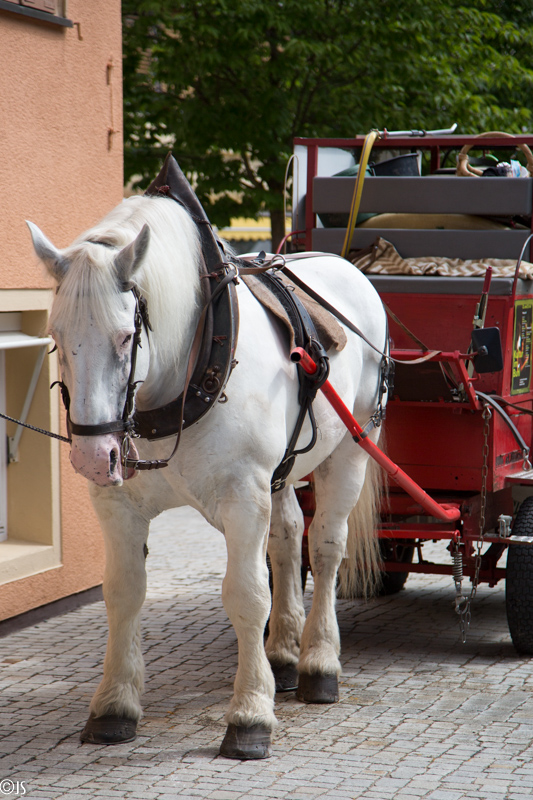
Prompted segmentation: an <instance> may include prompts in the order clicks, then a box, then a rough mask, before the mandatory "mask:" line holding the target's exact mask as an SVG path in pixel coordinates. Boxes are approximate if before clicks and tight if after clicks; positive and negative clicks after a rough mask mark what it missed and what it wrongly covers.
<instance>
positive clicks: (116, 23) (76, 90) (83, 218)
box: [0, 0, 123, 619]
mask: <svg viewBox="0 0 533 800" xmlns="http://www.w3.org/2000/svg"><path fill="white" fill-rule="evenodd" d="M67 16H68V17H69V18H70V19H71V20H73V21H74V22H76V23H79V26H76V27H74V28H63V27H56V26H52V25H50V24H47V23H44V22H38V21H33V20H31V19H28V18H26V17H18V16H16V15H15V14H13V13H10V12H8V11H2V10H0V247H1V252H2V258H1V259H0V312H1V311H5V310H12V308H13V309H20V308H21V307H22V306H21V304H22V303H23V302H26V301H27V302H26V306H25V307H26V308H28V309H31V308H37V306H36V305H35V304H33V305H32V300H31V297H32V295H31V293H30V292H29V291H28V290H30V289H32V290H41V292H39V304H42V302H43V300H42V298H43V296H45V295H44V294H43V291H42V290H46V289H48V290H50V289H51V288H52V282H51V281H50V279H49V278H48V276H46V275H45V274H44V271H43V268H42V267H41V265H40V263H39V262H37V260H36V258H35V256H34V253H33V249H32V246H31V241H30V237H29V233H28V230H27V227H26V225H25V222H24V220H25V219H29V220H32V221H33V222H35V223H36V224H37V225H39V227H40V228H41V229H42V230H43V231H44V232H45V233H46V235H47V236H48V237H49V238H50V239H51V240H52V241H53V242H54V244H56V245H57V246H58V247H64V246H66V245H68V244H69V243H70V242H71V241H72V239H74V238H75V236H77V235H78V234H79V233H81V232H82V231H83V230H85V229H87V228H88V227H90V226H91V225H93V224H94V223H95V222H96V221H97V220H98V219H99V218H100V217H102V216H103V215H104V214H105V213H107V212H108V211H109V210H110V209H111V208H113V207H114V206H115V205H117V203H119V202H120V200H121V198H122V188H123V172H122V90H121V86H122V74H121V18H120V0H91V2H86V0H69V3H68V9H67ZM110 129H111V130H112V131H114V132H113V133H112V135H111V136H110V135H109V131H110ZM46 296H48V295H46ZM49 296H50V298H51V297H52V293H51V292H49ZM21 298H22V299H21ZM45 316H46V314H44V317H45ZM44 317H43V318H44ZM27 319H28V320H30V322H31V319H32V317H31V315H30V314H28V315H27ZM28 332H30V333H33V331H28ZM11 358H13V356H11ZM51 361H52V360H51ZM21 364H22V362H21ZM53 371H54V364H53V363H50V365H49V366H48V367H47V368H46V369H45V374H43V376H42V380H41V381H40V383H39V386H38V390H37V395H36V399H35V401H34V404H38V403H39V397H40V396H43V392H47V386H46V385H45V384H46V380H47V379H48V378H49V377H50V375H52V376H53ZM10 374H13V369H11V373H10ZM55 391H56V392H57V389H56V390H55ZM12 394H14V395H16V391H15V387H14V390H13V392H12ZM8 395H9V387H8ZM50 409H51V411H50V413H52V414H53V415H54V414H55V415H56V419H57V415H58V414H59V409H58V404H57V402H55V401H54V402H52V404H51V406H50ZM32 414H33V415H34V417H35V415H37V416H38V414H39V409H38V408H36V409H32ZM61 416H62V414H61ZM31 421H32V419H31V415H30V422H31ZM33 436H37V434H33V433H30V432H26V433H25V434H24V436H23V439H24V449H22V448H21V452H22V456H24V458H26V459H27V451H28V448H30V450H31V437H33ZM47 441H49V440H47ZM43 446H44V445H42V444H41V443H39V444H36V445H35V447H36V449H37V450H38V449H39V447H43ZM47 446H48V447H49V456H48V457H49V463H50V473H51V475H50V480H49V484H50V485H51V484H52V483H53V474H52V473H56V472H57V481H58V488H57V487H56V497H55V499H54V497H50V498H48V499H47V500H46V502H49V503H50V504H51V505H53V503H54V502H57V506H58V508H57V510H56V511H57V513H56V517H57V519H58V525H59V532H60V537H61V542H60V560H61V564H60V565H59V566H56V567H53V568H46V567H45V568H44V569H43V571H41V572H38V574H34V575H30V576H28V577H24V578H22V579H18V580H13V581H10V582H7V583H3V584H2V585H0V619H5V618H7V617H11V616H14V615H16V614H20V613H22V612H24V611H27V610H29V609H31V608H34V607H37V606H39V605H42V604H43V603H46V602H50V601H52V600H56V599H59V598H61V597H64V596H66V595H68V594H72V593H74V592H79V591H82V590H84V589H87V588H89V587H91V586H95V585H97V584H98V583H100V582H101V579H102V574H103V544H102V541H101V534H100V531H99V529H98V525H97V523H96V519H95V517H94V514H93V511H92V508H91V506H90V503H89V499H88V492H87V486H86V482H85V481H84V480H83V479H81V478H79V477H78V476H76V475H75V473H74V471H73V469H72V467H71V466H70V463H69V458H68V445H64V444H62V445H54V444H48V445H47ZM18 466H19V465H18V464H17V465H14V470H13V472H12V474H13V475H15V470H16V468H18ZM9 469H10V467H8V470H9ZM15 483H16V481H15V479H12V484H13V487H14V486H15ZM27 483H28V484H31V480H28V481H27ZM8 485H9V484H8ZM13 487H12V488H13ZM13 491H15V495H13ZM13 491H12V492H11V495H12V496H11V498H10V502H14V501H13V496H14V497H15V502H16V503H17V505H18V504H19V503H20V502H26V503H28V504H32V503H33V504H34V506H35V504H36V500H35V498H38V497H39V496H40V495H39V492H42V485H41V486H40V487H39V491H35V492H32V486H31V485H28V486H27V487H26V492H27V494H26V497H25V498H23V497H22V496H21V493H22V491H23V490H22V489H21V488H20V486H19V487H18V488H16V490H15V489H13ZM50 491H51V490H50ZM40 502H41V503H42V502H43V498H42V496H41V499H40ZM33 512H34V513H33V516H32V511H31V510H30V512H28V513H27V514H26V516H25V517H24V519H27V522H26V523H25V525H26V526H27V527H29V528H31V527H32V525H36V520H37V519H38V509H37V508H34V509H33ZM32 520H33V521H32ZM29 534H30V535H28V537H27V538H29V539H32V540H33V541H38V540H39V534H38V532H36V531H33V535H31V534H32V532H31V531H29ZM18 535H19V534H17V536H18ZM42 535H43V536H44V535H45V534H44V533H43V534H42Z"/></svg>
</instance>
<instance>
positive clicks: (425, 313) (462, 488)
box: [294, 134, 533, 586]
mask: <svg viewBox="0 0 533 800" xmlns="http://www.w3.org/2000/svg"><path fill="white" fill-rule="evenodd" d="M364 140H365V137H364V136H356V137H353V138H349V139H348V138H338V139H306V138H297V139H295V140H294V144H295V145H300V146H303V147H305V148H306V150H307V181H306V183H307V186H306V192H307V199H306V217H305V227H306V231H305V248H306V249H307V250H311V249H312V229H313V228H314V227H316V215H315V214H314V213H313V211H312V209H313V182H314V178H315V177H316V174H317V167H318V161H319V150H320V148H343V149H346V150H350V149H351V150H354V149H357V148H361V147H362V146H363V143H364ZM518 144H527V145H529V146H530V147H532V146H533V137H532V136H531V135H527V134H526V135H516V136H514V138H513V140H510V139H502V138H500V137H492V136H490V137H484V138H483V139H482V140H480V139H479V138H478V137H476V136H461V135H458V134H454V135H451V136H450V135H448V136H427V137H419V136H418V137H411V136H405V137H388V136H387V135H384V136H383V137H382V138H381V139H379V140H377V141H376V142H375V143H374V148H377V149H379V148H390V147H394V148H399V149H403V150H404V151H405V150H406V149H408V150H414V149H417V150H420V149H425V150H429V151H430V153H431V165H430V170H431V172H434V171H435V170H436V169H438V168H440V166H441V153H442V152H443V151H446V150H448V149H451V150H456V151H457V150H459V149H460V148H461V147H463V146H464V145H471V146H474V148H475V149H482V150H492V149H501V150H509V149H512V148H514V147H515V146H516V145H518ZM532 230H533V220H532ZM299 241H300V245H301V244H303V237H302V238H300V239H299ZM429 280H430V279H429ZM429 291H430V293H429V294H423V295H421V294H418V293H412V294H409V293H405V292H402V293H394V292H385V293H384V294H383V295H382V299H383V301H384V303H386V304H387V306H389V307H390V308H391V309H392V311H393V312H394V313H395V314H396V315H397V316H398V317H399V318H400V319H401V320H402V322H403V323H404V324H405V325H407V326H408V327H409V328H411V330H413V331H414V332H415V333H416V335H417V336H418V337H420V338H421V339H422V341H424V343H425V345H426V346H427V347H428V350H429V349H431V350H438V353H437V354H435V355H434V356H433V357H432V358H431V361H433V362H447V364H448V365H449V366H450V368H451V369H452V370H453V372H454V373H455V377H456V379H457V383H458V384H463V388H464V391H465V395H466V396H465V397H464V400H465V401H466V402H457V401H456V400H457V398H455V399H454V402H451V397H449V396H448V394H449V393H447V390H446V389H444V391H443V392H442V394H441V393H440V390H439V391H438V392H437V394H435V395H433V396H429V397H428V396H427V395H426V394H425V392H426V388H423V389H422V390H421V391H419V388H420V387H419V385H418V380H419V379H418V378H417V377H414V381H415V384H414V387H415V390H414V391H408V392H406V391H403V392H399V394H395V395H394V396H392V397H390V398H389V402H388V405H387V430H388V435H387V440H388V451H389V455H390V456H391V458H387V457H386V456H384V454H382V453H381V451H379V449H378V448H376V450H377V452H378V453H379V454H380V457H383V458H385V459H387V461H388V467H389V469H388V472H389V475H390V476H391V478H392V479H393V480H396V477H397V476H398V475H401V476H405V478H406V479H407V480H406V485H405V486H403V487H402V488H404V489H407V487H408V486H410V487H411V488H413V486H415V487H416V490H417V491H420V492H421V493H422V498H424V502H425V498H428V500H429V501H430V504H434V505H430V506H429V508H431V511H429V510H428V506H426V505H425V504H424V503H422V502H421V498H418V499H417V500H416V501H415V502H414V501H413V500H410V499H409V498H408V497H407V496H406V495H405V494H403V493H402V492H401V491H398V490H396V489H395V488H394V486H393V485H391V487H390V491H389V500H388V505H387V507H386V508H385V507H384V508H383V520H384V521H383V522H382V525H381V529H380V530H379V531H378V536H379V537H380V538H383V539H388V540H389V541H391V542H392V543H398V544H403V545H405V546H413V545H414V546H415V548H416V549H417V550H418V553H419V563H403V562H401V561H400V560H399V559H398V560H396V561H394V560H392V559H389V558H387V560H386V561H385V562H384V565H383V568H384V570H385V571H389V572H423V573H428V574H450V575H451V574H452V566H451V564H448V565H446V564H434V563H430V562H427V561H425V560H424V559H423V558H422V552H421V548H422V546H423V543H424V541H436V540H442V541H446V540H449V541H450V545H449V548H448V549H451V547H452V543H454V546H458V547H459V548H460V550H461V552H462V555H463V563H464V574H465V576H467V577H468V576H470V577H472V576H473V575H474V574H475V555H476V543H477V542H479V540H480V532H479V514H480V489H481V467H482V458H481V451H482V445H483V420H482V416H481V404H480V402H479V401H478V400H477V397H476V389H479V390H481V391H483V392H485V393H489V394H490V393H493V394H496V395H500V396H501V397H503V398H504V400H511V401H512V402H514V403H517V404H518V405H519V406H522V407H523V408H524V411H527V410H532V409H533V386H532V387H531V389H530V391H529V392H527V393H524V394H519V395H518V396H516V395H512V394H511V392H512V388H511V385H512V366H513V332H514V326H515V300H516V301H521V300H524V299H528V300H531V296H521V297H515V294H516V293H515V292H514V291H513V295H512V297H507V296H498V295H497V294H495V295H493V294H491V295H490V302H489V305H488V313H487V319H486V322H485V324H486V326H487V327H491V326H492V327H498V328H499V329H500V331H501V336H502V345H503V352H504V369H503V372H501V373H498V374H494V375H493V374H490V375H481V376H480V375H477V374H476V373H475V372H474V375H473V376H470V375H469V374H468V369H467V363H468V361H469V360H470V358H471V356H469V355H467V354H466V353H465V352H464V349H465V348H467V347H468V344H469V340H470V330H471V320H472V316H473V312H474V309H475V304H476V302H478V301H479V298H477V299H476V298H474V297H471V296H469V295H464V294H461V295H453V294H449V295H446V296H444V295H432V294H431V290H429ZM436 319H438V320H440V323H439V325H438V327H436V326H435V320H436ZM390 324H391V337H392V340H393V341H394V342H395V346H394V349H393V350H392V352H391V355H393V357H394V358H395V359H397V360H399V361H409V360H414V359H417V358H419V357H420V356H422V355H425V354H424V353H423V352H422V351H419V350H413V349H411V348H412V346H413V344H412V341H411V340H410V339H409V338H407V337H406V334H405V332H404V331H403V330H402V329H400V327H399V326H397V325H396V324H395V323H394V322H393V321H392V320H391V323H390ZM463 339H465V341H463ZM458 348H462V350H460V349H458ZM301 363H302V366H304V365H303V362H301ZM304 368H305V367H304ZM430 369H431V367H429V366H428V368H427V369H426V365H425V364H423V365H421V366H420V367H409V373H410V374H411V371H412V375H413V376H416V375H419V376H420V380H422V384H421V386H423V385H424V383H423V382H424V381H425V380H426V378H424V375H423V373H424V372H426V373H428V375H429V371H430ZM433 369H435V368H434V367H433ZM397 378H399V375H398V369H397ZM410 379H411V378H409V380H410ZM427 380H431V379H430V377H428V378H427ZM532 380H533V379H532ZM411 385H413V384H411ZM428 385H429V384H428ZM398 387H399V384H398ZM329 389H331V391H329V397H328V399H329V400H330V402H332V400H331V398H332V397H333V398H335V396H336V398H337V400H335V402H337V401H339V402H340V403H342V400H340V398H339V397H338V395H336V392H334V390H333V389H332V387H328V386H326V391H325V392H324V394H326V392H328V390H329ZM326 396H327V394H326ZM332 405H334V403H332ZM343 405H344V404H343ZM507 410H508V413H509V414H510V415H511V416H512V417H513V421H514V423H515V425H516V426H517V427H518V429H519V431H520V433H521V435H522V436H523V438H524V439H525V440H526V441H533V418H532V417H531V416H529V415H528V414H527V413H523V412H521V411H520V409H514V408H508V409H507ZM343 413H344V417H343V415H342V413H341V418H343V421H344V422H345V424H346V425H347V427H348V429H349V430H350V432H351V433H352V435H353V436H354V438H355V440H356V441H358V440H359V441H358V443H359V444H360V445H361V446H363V447H365V449H367V450H369V449H372V448H369V445H372V443H371V442H369V441H368V439H366V440H362V441H361V436H360V434H361V432H362V431H361V427H360V426H359V425H358V423H357V421H356V420H355V419H354V418H353V417H352V415H351V414H350V412H349V410H348V409H347V408H346V406H344V412H343ZM489 441H490V454H489V463H488V467H489V472H488V480H487V491H488V498H487V499H488V507H487V512H488V518H487V524H486V528H487V529H488V530H490V529H491V528H492V527H493V526H494V525H495V524H496V519H497V517H498V515H499V514H510V515H512V514H513V503H512V496H511V488H510V487H511V485H514V484H517V483H518V484H523V485H530V486H533V479H531V477H528V476H527V475H526V474H525V473H523V472H521V470H522V466H521V463H519V459H518V458H517V452H516V442H515V441H514V439H513V436H512V434H511V433H510V431H509V429H508V428H506V426H505V423H504V422H503V421H502V420H501V418H500V417H499V416H498V415H497V414H495V415H494V416H493V418H492V420H491V423H490V440H489ZM371 455H375V452H374V453H371ZM518 455H519V454H518ZM395 461H396V462H397V463H396V464H395V463H394V462H395ZM380 463H382V462H380ZM398 464H401V465H402V466H405V468H406V469H407V470H408V472H409V473H410V476H411V477H409V476H408V475H407V474H406V473H405V472H403V470H401V468H400V467H399V466H398ZM391 465H392V466H391ZM385 468H386V467H385ZM311 480H312V479H311ZM422 486H423V487H424V489H422ZM425 490H427V492H430V493H432V494H433V495H434V496H436V495H437V496H438V495H440V498H441V501H442V502H441V503H440V504H439V503H436V502H435V501H434V500H432V498H431V497H429V495H428V494H427V493H426V491H425ZM297 493H298V498H299V501H300V503H301V504H302V508H303V509H304V517H305V521H306V528H307V526H308V525H309V523H310V522H311V519H312V516H313V512H314V500H313V491H312V484H311V486H310V487H306V488H304V489H298V490H297ZM304 496H305V497H304ZM444 501H446V503H445V502H444ZM448 501H453V504H452V503H449V502H448ZM435 505H436V506H437V507H438V508H441V509H453V510H452V515H453V516H454V517H455V519H452V520H451V521H450V520H448V521H447V522H444V523H442V522H441V523H437V522H435V521H433V522H431V521H428V522H421V523H413V522H412V521H410V520H412V519H414V518H416V517H417V516H419V515H428V516H431V517H436V518H440V519H442V518H443V517H442V515H441V514H440V512H439V514H438V515H436V514H435V513H434V512H435V510H436V509H435ZM489 511H490V513H489ZM489 517H490V519H489ZM385 520H392V521H391V522H386V521H385ZM484 541H485V543H486V544H487V545H490V546H489V549H488V550H487V552H486V553H485V554H484V555H483V556H482V566H481V569H480V571H479V579H480V581H483V582H488V583H489V585H490V586H493V585H495V584H496V583H497V581H498V580H499V579H500V578H503V577H505V569H503V568H499V567H497V562H498V559H499V558H500V556H501V555H502V553H503V552H504V551H505V549H506V547H507V546H508V544H509V543H510V540H509V539H508V538H500V537H498V535H497V534H490V533H485V535H484Z"/></svg>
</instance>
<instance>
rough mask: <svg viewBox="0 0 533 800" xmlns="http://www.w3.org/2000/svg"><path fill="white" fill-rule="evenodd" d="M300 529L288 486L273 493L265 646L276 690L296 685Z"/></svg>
mask: <svg viewBox="0 0 533 800" xmlns="http://www.w3.org/2000/svg"><path fill="white" fill-rule="evenodd" d="M303 530H304V521H303V514H302V511H301V509H300V506H299V504H298V501H297V499H296V496H295V494H294V489H293V488H292V486H289V487H287V488H286V489H283V490H282V491H280V492H276V494H274V495H273V496H272V517H271V521H270V535H269V538H268V554H269V557H270V563H271V566H272V577H273V585H274V590H273V596H272V611H271V614H270V623H269V635H268V640H267V643H266V646H265V649H266V654H267V657H268V660H269V661H270V665H271V667H272V672H273V673H274V678H275V680H276V691H278V692H288V691H291V690H292V689H296V687H297V684H298V671H297V668H296V666H297V664H298V658H299V655H300V639H301V636H302V630H303V626H304V622H305V611H304V607H303V599H302V582H301V580H302V579H301V568H300V567H301V555H302V534H303Z"/></svg>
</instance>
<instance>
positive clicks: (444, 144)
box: [294, 131, 533, 250]
mask: <svg viewBox="0 0 533 800" xmlns="http://www.w3.org/2000/svg"><path fill="white" fill-rule="evenodd" d="M531 140H532V137H531V134H519V133H517V134H515V135H513V139H512V140H511V139H506V138H502V137H498V136H486V137H483V139H479V137H478V136H474V135H465V136H461V135H459V134H453V135H450V136H429V135H428V136H401V137H400V136H388V135H387V132H386V131H385V133H384V134H383V136H382V137H381V138H380V139H376V141H375V142H374V144H373V147H374V148H380V147H386V148H390V147H394V148H395V149H396V148H398V149H402V148H403V149H409V150H413V148H415V149H417V150H429V151H430V152H431V172H434V171H435V170H437V169H439V167H440V153H441V149H452V150H458V149H459V148H461V147H463V146H464V145H471V146H472V147H473V146H475V147H477V148H478V149H480V150H487V149H489V148H490V149H494V148H499V149H501V150H510V149H513V148H514V147H515V145H518V144H527V145H529V147H531V145H532V141H531ZM364 141H365V136H354V137H353V138H351V139H306V138H303V137H296V138H295V139H294V145H295V146H296V145H300V146H301V147H305V148H307V188H306V195H307V199H306V205H305V249H306V250H312V249H313V244H312V230H313V228H314V227H316V215H315V214H314V213H313V179H314V178H315V176H316V173H317V166H318V150H319V148H320V147H338V148H341V149H346V150H350V149H352V150H353V149H355V148H358V147H362V146H363V144H364ZM531 231H532V233H533V217H532V220H531Z"/></svg>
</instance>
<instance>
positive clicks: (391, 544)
mask: <svg viewBox="0 0 533 800" xmlns="http://www.w3.org/2000/svg"><path fill="white" fill-rule="evenodd" d="M379 548H380V550H381V557H382V559H383V560H384V561H396V560H398V561H399V562H400V564H410V563H411V562H412V560H413V555H414V552H415V548H414V545H406V544H404V543H403V542H395V541H394V539H380V541H379ZM395 548H396V554H395V552H394V549H395ZM408 577H409V573H408V572H386V571H384V572H382V573H381V585H380V587H379V589H378V592H377V594H378V596H379V597H385V596H386V595H389V594H397V593H398V592H399V591H400V590H401V589H403V587H404V585H405V581H406V580H407V578H408Z"/></svg>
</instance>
